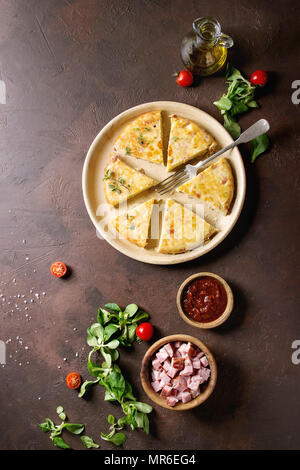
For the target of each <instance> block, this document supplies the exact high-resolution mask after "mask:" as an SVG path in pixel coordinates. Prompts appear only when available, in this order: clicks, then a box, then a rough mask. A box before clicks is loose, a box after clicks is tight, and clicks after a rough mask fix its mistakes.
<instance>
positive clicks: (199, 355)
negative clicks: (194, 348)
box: [196, 351, 204, 359]
mask: <svg viewBox="0 0 300 470" xmlns="http://www.w3.org/2000/svg"><path fill="white" fill-rule="evenodd" d="M203 356H204V352H202V351H201V352H199V353H198V354H197V356H196V358H197V359H201V357H203Z"/></svg>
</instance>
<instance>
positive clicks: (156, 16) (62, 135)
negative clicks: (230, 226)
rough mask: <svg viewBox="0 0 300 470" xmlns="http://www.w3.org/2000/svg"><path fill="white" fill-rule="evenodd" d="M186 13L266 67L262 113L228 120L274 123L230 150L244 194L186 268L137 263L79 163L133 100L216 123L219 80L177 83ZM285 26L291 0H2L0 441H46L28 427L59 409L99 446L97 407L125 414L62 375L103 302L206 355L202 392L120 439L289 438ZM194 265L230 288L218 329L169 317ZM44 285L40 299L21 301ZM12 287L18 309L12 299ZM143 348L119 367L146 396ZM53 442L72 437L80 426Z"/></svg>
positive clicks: (294, 265)
mask: <svg viewBox="0 0 300 470" xmlns="http://www.w3.org/2000/svg"><path fill="white" fill-rule="evenodd" d="M198 16H214V17H216V18H218V19H219V21H220V22H221V24H222V27H223V30H224V31H225V32H227V33H229V34H231V35H232V37H233V38H234V41H235V46H234V48H233V49H232V50H231V51H230V60H231V61H232V62H233V63H234V65H235V66H237V67H238V68H240V69H241V70H242V71H243V72H244V73H245V74H247V75H248V76H249V74H250V73H251V72H252V71H253V70H255V69H257V68H263V69H265V70H267V71H268V72H270V84H269V85H268V87H267V88H266V89H265V90H263V91H262V92H261V93H260V97H259V99H258V100H259V103H260V105H261V109H259V110H255V111H252V112H251V113H248V114H247V115H245V116H244V117H242V118H241V119H240V122H241V125H242V127H243V128H244V129H245V128H246V126H247V125H248V124H251V123H252V122H253V121H254V120H256V119H258V118H260V117H265V118H267V119H269V121H270V124H271V132H270V137H271V139H272V148H271V150H270V151H269V152H268V153H267V154H266V155H264V156H262V157H261V158H260V159H259V160H257V162H256V163H255V165H251V164H249V163H248V162H249V151H248V148H247V147H244V148H242V149H241V150H242V153H243V156H244V161H245V166H246V170H247V182H248V189H247V196H246V203H245V206H244V210H243V212H242V215H241V217H240V219H239V221H238V223H237V225H236V227H235V228H234V230H233V232H232V233H231V234H230V236H229V237H228V238H227V239H226V240H225V241H224V242H223V243H222V244H221V245H220V246H219V247H218V248H217V249H215V250H214V251H213V252H211V253H210V254H208V255H206V256H204V257H203V258H200V259H198V260H195V261H194V262H190V263H187V264H183V265H177V266H171V267H163V266H161V267H160V266H151V265H145V264H142V263H139V262H137V261H134V260H131V259H129V258H126V257H125V256H123V255H122V254H119V253H118V252H117V251H115V250H114V249H113V248H112V247H110V246H109V245H108V244H107V243H106V242H105V241H101V240H99V239H98V238H97V237H96V233H95V229H94V227H93V225H92V223H91V222H90V220H89V218H88V215H87V212H86V210H85V207H84V204H83V199H82V194H81V170H82V165H83V161H84V158H85V154H86V152H87V149H88V147H89V145H90V143H91V141H92V140H93V138H94V137H95V135H96V134H97V133H98V132H99V130H100V129H101V128H102V127H103V126H104V125H105V124H106V123H107V122H108V121H109V120H110V119H112V118H113V117H114V116H116V115H117V114H119V113H120V112H122V111H124V110H125V109H127V108H129V107H131V106H134V105H137V104H140V103H143V102H148V101H155V100H172V101H179V102H184V103H188V104H191V105H194V106H197V107H199V108H201V109H203V110H205V111H207V112H208V113H210V114H212V115H213V116H214V117H216V118H217V119H218V120H220V115H219V112H218V110H217V109H216V108H215V106H214V105H213V104H212V103H213V101H215V100H216V99H218V98H219V97H220V96H221V94H222V93H223V91H224V90H225V85H224V76H222V75H219V76H214V77H211V78H207V79H203V80H201V82H200V84H199V86H197V87H193V88H190V89H183V88H179V87H178V86H177V85H176V82H175V80H174V79H173V78H172V73H173V72H174V71H176V70H178V69H180V67H181V62H180V57H179V48H180V42H181V39H182V37H183V36H184V35H185V34H186V33H187V32H188V31H189V30H190V29H191V23H192V20H193V19H194V18H196V17H198ZM298 20H299V8H297V2H295V1H294V0H281V1H273V2H268V1H261V0H252V1H251V2H249V1H248V0H247V1H246V0H243V1H237V0H233V1H230V2H227V1H225V0H223V1H222V0H215V1H214V2H207V1H192V0H184V1H180V0H173V1H167V0H165V1H164V0H161V1H159V0H152V1H150V0H135V1H133V0H132V1H127V2H126V1H120V0H119V1H118V0H109V1H104V0H102V1H96V0H76V1H67V0H64V1H63V0H49V1H48V0H29V1H26V2H24V1H22V0H0V79H2V80H4V81H5V83H6V87H7V103H6V104H0V149H1V153H0V165H1V166H0V181H1V185H0V207H1V234H0V248H1V260H0V262H1V285H0V292H1V293H3V294H4V295H5V296H6V302H3V303H1V299H0V315H1V323H0V325H1V326H0V339H2V340H4V341H6V340H8V339H10V338H11V339H12V342H11V343H9V344H8V345H7V365H6V366H5V367H3V368H2V367H0V379H1V380H0V403H1V405H0V448H1V449H52V448H53V446H52V443H51V441H50V440H49V438H48V437H47V435H44V434H43V433H42V432H41V431H40V430H39V429H38V427H37V423H39V422H41V421H42V420H43V418H44V417H51V418H52V419H54V418H55V420H56V413H55V409H56V406H57V405H59V404H61V405H63V406H64V407H65V410H66V412H67V414H68V416H69V418H70V420H71V421H73V422H84V423H85V424H86V432H87V434H88V435H90V436H92V437H93V438H94V439H95V440H97V442H100V439H99V434H100V431H105V430H106V429H107V425H106V416H107V414H108V413H109V412H113V413H114V414H116V416H120V412H119V409H118V407H115V406H113V405H111V404H108V403H104V401H103V390H102V388H100V387H97V388H95V389H94V390H93V393H92V397H91V399H90V400H89V401H86V400H80V399H78V398H77V394H76V392H74V393H73V392H72V391H70V390H68V389H67V388H66V386H65V383H64V378H65V376H66V374H67V373H68V372H69V371H71V370H78V371H79V372H81V374H82V375H83V376H84V378H86V377H87V376H88V375H87V371H86V359H87V353H88V350H89V348H88V347H87V346H86V344H85V331H86V328H87V326H88V325H89V324H90V323H91V322H93V321H94V320H95V318H96V311H97V307H98V306H101V305H103V304H104V303H105V302H107V301H116V302H118V303H119V304H120V305H123V306H125V305H126V304H127V303H131V302H136V303H138V304H139V305H141V306H142V307H143V308H144V309H146V310H147V311H149V313H150V315H151V318H152V321H153V323H154V324H155V326H156V338H158V337H161V336H164V335H166V334H171V333H177V332H178V333H179V332H181V333H189V334H192V335H196V336H199V338H200V339H202V340H203V341H204V342H205V343H206V344H207V345H208V346H209V347H210V348H211V350H212V351H213V353H214V354H215V357H216V360H217V363H218V366H219V380H218V383H217V388H216V390H215V392H214V394H213V396H212V397H211V398H210V399H209V401H207V402H206V404H204V405H202V406H201V407H199V408H198V409H196V410H192V411H190V412H186V413H175V412H170V411H168V410H164V409H159V408H155V411H154V413H153V414H152V416H151V435H150V436H146V435H145V434H144V433H143V432H134V433H131V432H130V431H129V432H128V433H127V434H128V436H129V438H128V441H127V443H126V445H125V446H124V447H125V448H126V449H180V448H186V449H262V448H267V449H271V448H272V449H278V448H285V449H295V448H299V444H300V421H299V412H300V401H299V396H300V382H299V375H300V365H299V366H296V365H293V364H292V362H291V353H292V349H291V344H292V342H293V340H295V339H298V338H299V339H300V324H299V297H298V294H299V250H298V243H299V229H300V227H299V188H300V180H299V107H297V106H296V105H293V104H292V102H291V94H292V90H291V83H292V81H293V80H296V79H300V77H299V70H297V61H298V58H299V40H298V36H299V21H298ZM22 240H26V244H24V243H23V242H22ZM26 257H28V258H29V259H28V260H26ZM56 259H62V260H64V261H65V262H66V263H67V264H68V265H69V266H71V268H72V275H71V276H70V277H69V278H68V279H66V280H55V279H53V278H52V277H51V276H50V274H49V266H50V264H51V262H53V261H55V260H56ZM198 271H213V272H216V273H218V274H220V275H221V276H224V277H225V278H226V279H227V281H228V282H229V283H230V284H231V285H232V287H233V290H234V294H235V301H236V306H235V310H234V312H233V314H232V317H231V318H230V320H229V321H228V322H227V323H226V324H225V325H224V326H222V327H220V328H218V329H217V330H215V331H207V332H205V331H203V332H198V331H195V330H194V329H193V328H192V327H189V326H188V325H186V324H185V323H183V321H182V320H181V319H180V317H179V315H178V314H177V311H176V304H175V296H176V292H177V289H178V286H179V285H180V283H181V282H182V281H183V280H184V278H185V277H187V276H188V275H190V274H193V273H196V272H198ZM13 279H16V283H15V284H14V283H13V282H12V280H13ZM32 288H34V289H33V291H34V292H33V293H30V289H32ZM43 291H44V292H46V296H42V295H41V301H39V300H38V299H36V298H35V297H32V296H33V295H34V293H35V292H38V293H40V294H41V293H42V292H43ZM17 294H23V295H25V298H26V299H28V300H29V299H30V298H34V299H35V302H34V303H32V304H31V303H30V302H29V309H28V311H25V310H24V305H25V304H24V305H23V304H22V298H21V301H20V302H18V303H17V302H15V301H16V299H15V298H14V297H13V296H14V295H17ZM10 296H11V297H12V299H11V300H14V303H17V304H18V308H19V310H17V308H15V307H14V306H12V305H11V306H12V309H13V310H14V312H11V311H10V309H9V308H8V305H7V302H8V301H10V299H9V297H10ZM18 300H20V299H18ZM26 313H29V314H30V315H31V320H30V321H27V320H26V317H25V315H26ZM73 328H77V330H76V331H74V330H73ZM17 336H21V337H22V339H23V344H22V345H21V344H20V343H18V341H17V340H16V337H17ZM25 345H26V346H28V347H29V350H25V348H24V346H25ZM83 347H84V348H85V349H84V350H82V348H83ZM146 348H147V345H146V344H141V345H137V346H136V347H135V348H134V352H132V353H131V354H126V353H122V361H121V365H122V367H123V368H124V370H126V372H127V374H128V377H129V379H130V380H131V381H132V383H133V384H134V388H135V390H136V391H137V392H138V393H139V396H140V399H142V400H146V397H145V394H144V393H143V391H142V389H141V386H140V383H139V378H138V369H139V366H140V361H141V359H142V356H143V354H144V352H145V350H146ZM16 351H18V352H16ZM76 352H79V357H78V358H76V357H75V354H76ZM10 356H11V357H10ZM64 357H66V358H67V361H66V362H64V361H63V358H64ZM26 362H29V364H26ZM19 363H21V364H22V365H19ZM59 365H60V366H61V369H58V366H59ZM39 398H40V399H39ZM66 440H68V441H69V442H71V443H72V445H73V446H74V448H80V447H81V444H80V442H79V440H78V438H74V437H73V436H71V437H70V438H69V436H66ZM100 445H101V448H102V449H111V448H112V445H110V444H108V443H105V442H104V441H101V442H100Z"/></svg>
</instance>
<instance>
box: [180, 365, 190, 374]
mask: <svg viewBox="0 0 300 470" xmlns="http://www.w3.org/2000/svg"><path fill="white" fill-rule="evenodd" d="M193 372H194V369H193V366H190V365H186V366H185V368H184V369H183V370H181V371H180V372H179V375H184V376H186V377H188V376H190V375H192V374H193Z"/></svg>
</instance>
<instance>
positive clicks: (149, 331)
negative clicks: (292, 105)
mask: <svg viewBox="0 0 300 470" xmlns="http://www.w3.org/2000/svg"><path fill="white" fill-rule="evenodd" d="M153 331H154V329H153V326H152V325H151V323H148V322H145V323H141V324H140V325H139V326H138V327H137V329H136V334H137V336H138V337H139V338H141V339H142V340H143V341H149V340H150V339H151V338H152V336H153Z"/></svg>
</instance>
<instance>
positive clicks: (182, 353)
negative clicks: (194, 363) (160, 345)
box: [177, 343, 187, 357]
mask: <svg viewBox="0 0 300 470" xmlns="http://www.w3.org/2000/svg"><path fill="white" fill-rule="evenodd" d="M186 347H187V344H186V343H182V345H181V346H180V347H179V348H178V349H177V351H178V352H180V354H181V356H182V357H185V356H186V355H187V352H186Z"/></svg>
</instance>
